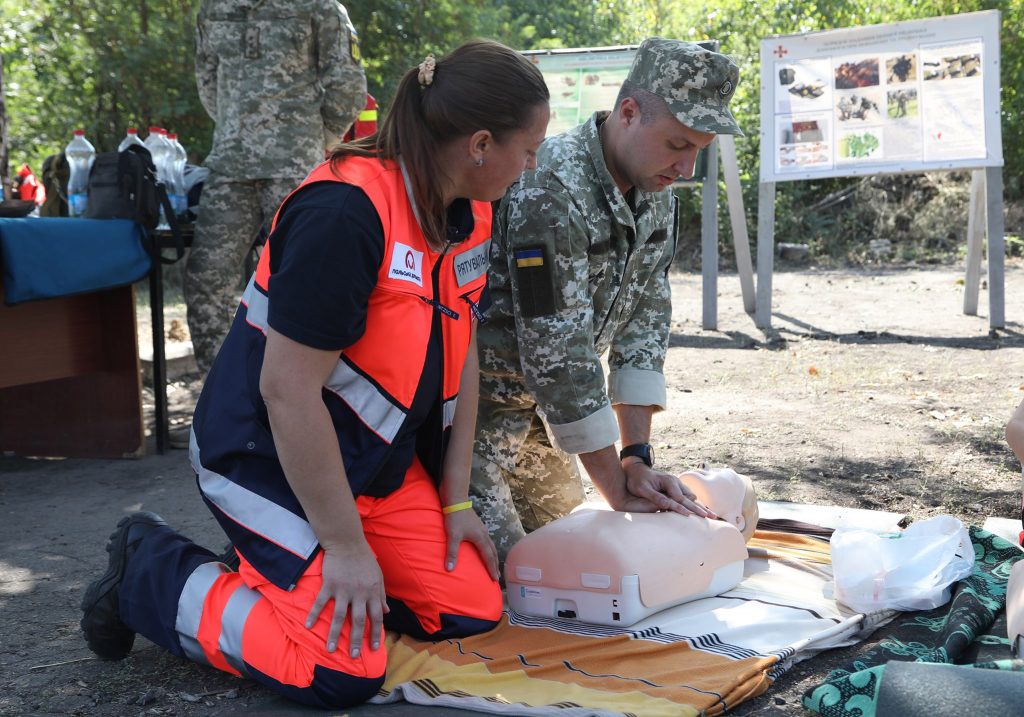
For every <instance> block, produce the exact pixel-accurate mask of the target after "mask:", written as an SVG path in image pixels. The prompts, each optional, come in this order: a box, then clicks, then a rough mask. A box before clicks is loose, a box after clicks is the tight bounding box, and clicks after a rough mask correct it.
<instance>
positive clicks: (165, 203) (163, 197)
mask: <svg viewBox="0 0 1024 717" xmlns="http://www.w3.org/2000/svg"><path fill="white" fill-rule="evenodd" d="M156 196H157V198H158V199H159V200H160V206H162V207H163V208H164V217H165V218H166V219H167V223H168V224H169V225H170V227H171V236H173V237H174V254H175V256H174V258H173V259H172V258H171V257H166V256H164V255H163V253H162V252H161V251H160V247H159V245H158V244H157V243H156V241H155V240H154V242H153V249H154V251H153V258H154V259H158V260H159V261H160V263H161V264H174V263H175V262H177V261H180V260H181V258H182V257H183V256H185V239H184V237H182V235H181V227H179V226H178V218H177V217H176V216H174V209H172V208H171V200H170V197H168V196H167V188H166V187H164V185H163V183H162V182H158V183H157V185H156Z"/></svg>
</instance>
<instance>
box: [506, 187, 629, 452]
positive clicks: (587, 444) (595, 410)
mask: <svg viewBox="0 0 1024 717" xmlns="http://www.w3.org/2000/svg"><path fill="white" fill-rule="evenodd" d="M503 242H504V244H505V247H504V248H505V254H506V260H507V261H508V269H509V275H510V277H511V288H512V296H513V310H514V314H515V322H516V331H517V334H518V338H519V350H520V363H521V366H522V370H523V376H524V379H525V383H526V386H527V388H528V389H529V391H530V392H531V394H532V395H533V397H534V400H536V402H537V405H538V407H539V409H540V411H541V413H542V414H543V415H544V417H545V419H546V421H547V423H548V426H549V428H550V429H551V433H552V436H553V438H554V440H555V442H556V444H557V445H558V447H559V448H561V449H562V450H564V451H566V452H568V453H589V452H591V451H595V450H598V449H601V448H605V447H607V446H610V445H612V444H613V443H615V441H616V440H618V437H619V429H618V423H617V422H616V420H615V414H614V411H613V410H612V407H611V403H610V402H609V400H608V393H607V389H606V385H605V377H604V369H603V367H602V365H601V360H600V357H599V356H598V354H597V352H596V350H595V348H594V335H593V320H594V309H593V304H592V302H591V298H590V294H589V291H588V271H589V260H588V250H589V245H590V240H589V236H588V233H587V231H586V227H585V224H584V219H583V217H582V216H581V214H580V213H579V211H578V210H577V209H576V208H575V206H574V205H573V204H572V202H571V201H570V195H569V193H568V192H567V191H566V190H565V188H562V187H529V186H525V187H521V188H519V189H518V190H516V192H515V194H513V195H512V197H511V198H510V200H509V205H508V212H507V224H506V228H505V234H504V237H503Z"/></svg>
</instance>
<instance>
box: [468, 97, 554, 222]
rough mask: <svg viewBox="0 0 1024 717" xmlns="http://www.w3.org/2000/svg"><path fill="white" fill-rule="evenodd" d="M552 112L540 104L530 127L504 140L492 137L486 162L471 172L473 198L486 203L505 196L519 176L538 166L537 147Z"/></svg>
mask: <svg viewBox="0 0 1024 717" xmlns="http://www.w3.org/2000/svg"><path fill="white" fill-rule="evenodd" d="M550 116H551V111H550V110H549V109H548V105H547V103H546V102H545V103H544V104H541V105H537V107H536V108H535V109H534V111H533V113H532V114H531V117H530V121H529V123H528V124H527V126H526V127H523V128H522V129H518V130H515V131H513V132H509V133H507V134H506V135H505V136H504V137H503V138H502V141H501V142H497V141H495V139H494V138H493V137H491V138H490V139H489V140H488V141H487V142H486V145H485V147H484V148H483V149H482V150H481V153H480V155H479V156H480V158H481V159H483V162H484V163H483V164H482V165H481V166H479V167H473V169H472V171H471V172H470V177H469V179H470V181H471V183H472V185H471V188H470V198H471V199H477V200H480V201H485V202H492V201H495V200H498V199H501V198H502V197H503V196H504V194H505V191H506V190H507V189H508V188H509V187H511V186H512V185H513V184H514V183H515V181H516V180H517V179H519V176H520V175H521V174H522V173H523V172H524V171H525V170H527V169H534V168H535V167H536V166H537V150H538V149H539V148H540V145H541V142H543V141H544V133H545V132H546V131H547V127H548V119H549V118H550Z"/></svg>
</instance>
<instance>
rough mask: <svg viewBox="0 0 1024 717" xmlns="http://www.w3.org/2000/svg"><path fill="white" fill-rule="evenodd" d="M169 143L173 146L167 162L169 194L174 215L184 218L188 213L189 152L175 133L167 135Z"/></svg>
mask: <svg viewBox="0 0 1024 717" xmlns="http://www.w3.org/2000/svg"><path fill="white" fill-rule="evenodd" d="M167 141H168V142H169V143H170V145H171V153H170V155H169V159H168V162H167V194H168V196H169V198H170V200H171V206H172V207H173V208H174V214H175V215H176V216H179V217H182V216H184V215H185V213H186V212H187V211H188V196H187V195H186V192H185V164H186V163H187V162H188V152H186V151H185V148H184V147H183V146H182V144H181V142H179V141H178V135H176V134H174V133H173V132H169V133H168V134H167Z"/></svg>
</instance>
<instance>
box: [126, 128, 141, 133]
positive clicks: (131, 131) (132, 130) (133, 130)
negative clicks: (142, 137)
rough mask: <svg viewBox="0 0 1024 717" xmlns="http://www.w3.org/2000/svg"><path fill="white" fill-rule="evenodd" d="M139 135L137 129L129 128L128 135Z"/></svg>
mask: <svg viewBox="0 0 1024 717" xmlns="http://www.w3.org/2000/svg"><path fill="white" fill-rule="evenodd" d="M138 133H139V130H137V129H135V128H134V127H129V128H128V134H138Z"/></svg>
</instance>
